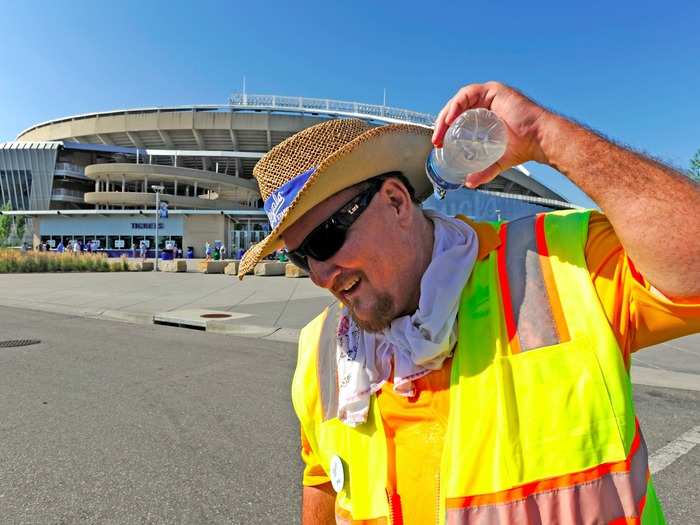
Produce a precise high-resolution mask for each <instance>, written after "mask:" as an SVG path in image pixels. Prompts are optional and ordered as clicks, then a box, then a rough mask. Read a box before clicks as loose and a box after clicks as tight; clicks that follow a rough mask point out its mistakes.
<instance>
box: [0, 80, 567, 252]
mask: <svg viewBox="0 0 700 525" xmlns="http://www.w3.org/2000/svg"><path fill="white" fill-rule="evenodd" d="M332 118H359V119H363V120H365V121H367V122H369V123H371V124H372V125H377V126H381V125H385V124H390V123H399V122H401V123H405V122H409V123H413V124H417V125H420V126H426V127H430V126H431V125H432V123H433V121H434V116H433V115H430V114H425V113H418V112H414V111H409V110H406V109H400V108H393V107H387V106H383V105H372V104H365V103H360V102H344V101H337V100H328V99H315V98H304V97H286V96H273V95H252V94H235V95H232V96H231V97H230V99H229V101H228V103H227V104H223V105H193V106H178V107H158V108H141V109H129V110H116V111H108V112H100V113H89V114H83V115H76V116H70V117H65V118H59V119H55V120H50V121H47V122H42V123H39V124H36V125H34V126H31V127H30V128H28V129H26V130H24V131H22V132H21V133H19V135H18V136H17V138H16V140H15V141H12V142H5V143H0V205H3V206H7V207H9V208H11V210H12V211H9V212H8V211H5V212H3V213H9V214H11V215H24V216H26V217H27V219H28V221H27V223H28V228H27V233H26V234H25V239H24V240H25V242H28V243H30V244H33V245H34V246H37V245H39V244H40V243H42V242H46V243H48V244H49V245H51V246H56V245H57V244H58V243H59V242H61V241H63V242H64V243H66V242H69V241H72V240H74V239H75V240H80V241H81V242H83V243H85V242H87V241H94V242H95V244H96V245H98V246H99V247H100V248H101V249H104V250H108V251H110V253H111V254H113V255H118V254H119V253H120V252H122V251H125V250H128V249H129V248H130V247H131V246H134V245H136V246H139V245H140V244H142V243H143V244H145V245H146V246H148V247H150V248H153V247H154V245H155V237H156V236H155V233H156V229H157V232H158V244H159V249H163V248H164V247H165V246H166V245H169V246H171V247H172V246H173V244H175V245H176V246H178V247H180V248H184V247H190V246H191V247H192V248H193V251H194V255H195V256H197V257H199V256H202V254H203V249H204V245H205V243H207V242H210V243H221V244H223V245H224V246H226V247H228V249H230V250H231V251H230V252H229V253H234V252H235V251H237V250H238V249H246V248H247V247H248V246H249V245H250V244H251V243H253V242H257V241H258V240H260V239H261V238H262V237H263V236H264V235H265V234H266V233H267V231H268V229H269V226H268V223H267V218H266V216H265V214H264V212H263V211H262V202H261V200H260V193H259V191H258V187H257V184H256V182H255V180H254V179H253V177H252V172H253V168H254V166H255V163H256V162H257V161H258V159H259V158H260V157H262V156H263V155H264V154H265V153H266V152H267V151H269V150H270V149H271V148H272V147H274V146H275V145H277V144H279V143H280V142H281V141H283V140H284V139H286V138H287V137H289V136H291V135H293V134H294V133H296V132H298V131H300V130H303V129H305V128H307V127H309V126H312V125H314V124H317V123H319V122H322V121H324V120H327V119H332ZM156 193H158V194H159V195H156ZM157 198H158V199H160V201H161V202H166V203H167V206H168V214H167V218H160V219H159V218H157V215H158V214H157V210H156V199H157ZM424 205H425V206H426V207H431V208H438V209H442V210H444V211H446V212H448V213H452V214H454V213H464V214H466V215H469V216H472V217H476V218H479V219H498V218H514V217H516V216H520V215H524V214H529V213H533V212H537V211H541V210H550V209H560V208H568V207H575V206H574V205H572V204H571V203H570V202H568V201H567V200H566V199H564V198H563V197H562V196H561V195H559V194H558V193H556V192H555V191H553V190H552V189H550V188H548V187H546V186H545V185H543V184H541V183H540V182H538V181H536V180H535V179H533V178H531V177H530V176H529V173H528V172H527V171H526V170H525V169H524V168H522V167H516V168H513V169H510V170H507V171H506V172H504V173H502V174H501V175H499V176H498V177H497V178H496V179H494V180H493V181H492V182H490V183H489V184H487V185H485V186H484V187H482V188H481V189H480V190H479V191H470V190H459V191H457V192H452V193H450V194H449V195H448V197H447V198H446V199H445V200H442V201H438V200H436V199H434V198H433V197H431V198H430V199H428V200H427V201H426V203H425V204H424ZM167 243H169V244H167Z"/></svg>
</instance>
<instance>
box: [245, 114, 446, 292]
mask: <svg viewBox="0 0 700 525" xmlns="http://www.w3.org/2000/svg"><path fill="white" fill-rule="evenodd" d="M431 135H432V130H431V129H429V128H425V127H422V126H416V125H413V124H391V125H387V126H380V127H376V128H372V129H370V130H368V131H366V132H365V133H363V134H362V135H360V136H358V137H357V138H355V139H354V140H352V141H351V142H349V143H348V144H346V145H345V146H343V147H342V148H340V149H339V150H338V151H336V152H335V153H333V154H332V155H330V156H329V157H327V158H326V159H324V160H323V162H321V164H320V165H319V166H318V167H317V168H316V171H315V172H314V173H313V175H311V177H309V179H308V180H307V181H306V183H305V184H304V186H303V187H302V188H301V190H299V193H298V194H297V196H296V197H295V198H294V200H293V201H292V203H291V204H290V205H289V208H288V209H287V211H286V213H285V215H284V217H283V218H282V220H280V222H279V223H278V224H277V226H276V227H275V228H274V229H273V230H272V231H271V232H270V234H269V235H268V236H267V237H265V238H264V239H263V240H262V241H260V242H259V243H257V244H254V245H253V246H251V247H250V248H249V249H248V250H247V251H246V253H245V255H244V256H243V259H242V260H241V263H240V265H239V269H238V278H239V279H243V277H244V276H245V275H246V274H247V273H248V272H250V271H251V270H252V269H253V268H254V267H255V265H256V264H257V263H258V262H259V261H260V259H262V258H263V257H265V256H266V255H269V254H270V253H272V252H274V251H275V250H278V249H280V248H282V247H284V241H283V240H282V238H281V237H280V235H281V234H282V233H283V232H284V231H285V230H286V229H287V228H289V227H290V226H291V225H292V224H294V222H296V221H297V220H298V219H299V218H300V217H301V216H302V215H304V214H305V213H307V212H308V211H309V210H311V209H312V208H313V207H314V206H316V205H317V204H320V203H321V202H323V201H324V200H326V199H327V198H329V197H331V196H332V195H335V194H336V193H338V192H339V191H342V190H344V189H345V188H349V187H350V186H352V185H354V184H358V183H360V182H362V181H365V180H367V179H371V178H372V177H376V176H377V175H381V174H383V173H388V172H391V171H399V172H401V173H402V174H403V175H404V176H405V177H406V178H407V179H408V180H409V181H410V183H411V185H412V186H413V188H414V189H415V191H416V196H417V197H418V198H419V199H420V200H423V199H424V198H426V197H428V196H429V195H430V194H431V193H432V186H431V185H430V181H429V180H428V178H427V176H426V175H425V161H426V159H427V157H428V154H429V153H430V150H431V149H432V147H433V145H432V144H431V142H430V137H431Z"/></svg>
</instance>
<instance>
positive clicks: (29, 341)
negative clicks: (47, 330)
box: [0, 339, 41, 348]
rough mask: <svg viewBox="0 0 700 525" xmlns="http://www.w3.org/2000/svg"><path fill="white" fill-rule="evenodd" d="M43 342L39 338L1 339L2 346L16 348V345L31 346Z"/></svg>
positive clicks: (0, 346)
mask: <svg viewBox="0 0 700 525" xmlns="http://www.w3.org/2000/svg"><path fill="white" fill-rule="evenodd" d="M39 343H41V341H40V340H39V339H10V340H8V341H0V348H14V347H16V346H31V345H38V344H39Z"/></svg>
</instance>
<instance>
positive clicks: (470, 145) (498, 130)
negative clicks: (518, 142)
mask: <svg viewBox="0 0 700 525" xmlns="http://www.w3.org/2000/svg"><path fill="white" fill-rule="evenodd" d="M507 144H508V136H507V134H506V126H505V124H503V122H502V121H501V119H500V118H498V117H497V116H496V114H495V113H494V112H493V111H489V110H488V109H484V108H477V109H470V110H467V111H465V112H464V113H462V114H461V115H460V116H459V117H458V118H457V120H455V121H454V122H453V123H452V125H451V126H450V127H449V128H448V129H447V132H446V133H445V138H444V139H443V144H442V148H434V149H433V150H432V151H431V152H430V155H429V156H428V160H427V161H426V163H425V171H426V173H427V175H428V179H430V182H432V183H433V187H434V188H435V194H436V195H437V197H438V198H440V199H442V198H444V197H445V193H446V192H448V191H451V190H456V189H459V188H461V187H463V186H464V179H465V177H466V176H467V175H469V174H470V173H476V172H478V171H481V170H484V169H486V168H488V167H489V166H490V165H491V164H493V163H494V162H496V161H497V160H498V159H500V158H501V157H502V156H503V154H504V153H505V151H506V146H507Z"/></svg>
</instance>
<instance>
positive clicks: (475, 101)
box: [432, 82, 548, 188]
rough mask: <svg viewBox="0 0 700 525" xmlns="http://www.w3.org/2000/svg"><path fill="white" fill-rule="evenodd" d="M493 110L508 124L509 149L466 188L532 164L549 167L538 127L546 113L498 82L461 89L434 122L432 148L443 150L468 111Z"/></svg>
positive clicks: (468, 180) (478, 174) (473, 178)
mask: <svg viewBox="0 0 700 525" xmlns="http://www.w3.org/2000/svg"><path fill="white" fill-rule="evenodd" d="M473 108H486V109H490V110H491V111H493V112H494V113H496V115H498V117H499V118H500V119H501V120H502V121H503V122H504V123H505V125H506V130H507V132H508V147H507V149H506V152H505V154H504V155H503V157H501V159H499V160H498V162H496V163H495V164H493V165H492V166H489V167H488V168H486V169H485V170H483V171H480V172H478V173H473V174H471V175H470V176H469V177H468V178H467V180H466V181H465V185H466V186H468V187H470V188H475V187H476V186H479V185H481V184H485V183H487V182H489V181H490V180H491V179H493V178H495V177H496V175H498V174H499V173H501V172H502V171H505V170H507V169H508V168H511V167H513V166H517V165H518V164H523V163H524V162H528V161H531V160H534V161H537V162H541V163H546V162H547V158H546V157H545V155H544V153H543V151H542V148H541V146H540V130H539V125H540V124H541V122H542V117H543V116H546V115H547V113H548V112H547V111H546V110H545V109H543V108H542V107H540V106H538V105H537V104H536V103H535V102H533V101H532V100H530V99H529V98H527V97H526V96H525V95H523V94H522V93H520V92H518V91H516V90H515V89H513V88H511V87H508V86H504V85H503V84H500V83H498V82H487V83H486V84H470V85H468V86H465V87H463V88H462V89H460V90H459V91H458V92H457V94H456V95H455V96H454V97H452V99H451V100H450V101H449V102H448V103H447V104H446V105H445V107H444V108H442V111H440V114H439V115H438V117H437V120H436V121H435V132H434V133H433V139H432V140H433V144H435V146H436V147H441V146H442V140H443V137H444V136H445V132H446V131H447V128H449V127H450V125H451V124H452V123H453V122H454V121H455V119H456V118H457V117H459V116H460V115H461V114H462V113H464V112H465V111H467V110H468V109H473Z"/></svg>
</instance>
